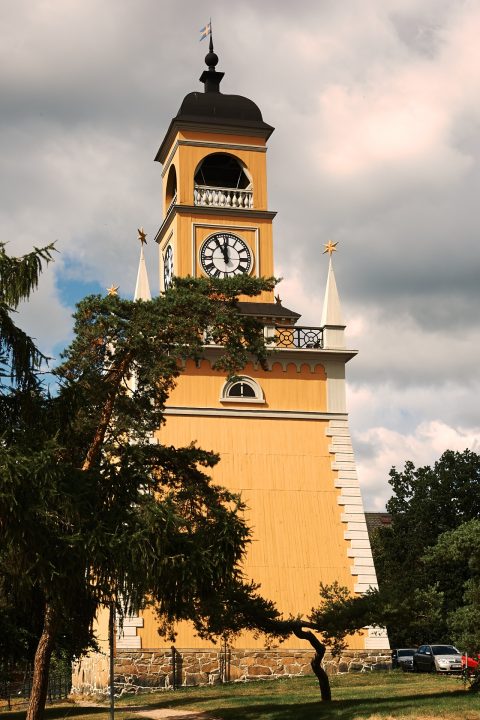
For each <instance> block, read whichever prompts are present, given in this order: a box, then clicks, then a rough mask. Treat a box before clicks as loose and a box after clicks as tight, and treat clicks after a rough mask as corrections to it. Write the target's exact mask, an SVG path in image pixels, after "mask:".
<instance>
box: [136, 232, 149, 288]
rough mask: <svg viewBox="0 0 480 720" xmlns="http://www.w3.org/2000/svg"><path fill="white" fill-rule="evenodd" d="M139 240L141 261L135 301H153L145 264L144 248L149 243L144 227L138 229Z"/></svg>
mask: <svg viewBox="0 0 480 720" xmlns="http://www.w3.org/2000/svg"><path fill="white" fill-rule="evenodd" d="M138 239H139V240H140V261H139V263H138V273H137V284H136V285H135V294H134V296H133V299H134V300H151V299H152V295H151V293H150V285H149V282H148V273H147V266H146V264H145V256H144V254H143V246H144V245H146V243H147V233H146V232H145V230H144V229H143V227H141V228H139V229H138Z"/></svg>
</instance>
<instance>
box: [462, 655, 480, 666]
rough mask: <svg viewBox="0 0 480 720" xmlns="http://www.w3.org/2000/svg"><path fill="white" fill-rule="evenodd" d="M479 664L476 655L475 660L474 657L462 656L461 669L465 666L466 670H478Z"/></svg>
mask: <svg viewBox="0 0 480 720" xmlns="http://www.w3.org/2000/svg"><path fill="white" fill-rule="evenodd" d="M479 664H480V661H479V659H478V654H477V659H476V660H475V658H474V657H471V656H470V655H462V667H465V665H466V666H467V669H468V670H476V669H477V668H478V666H479Z"/></svg>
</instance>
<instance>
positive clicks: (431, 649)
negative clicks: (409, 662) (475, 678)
mask: <svg viewBox="0 0 480 720" xmlns="http://www.w3.org/2000/svg"><path fill="white" fill-rule="evenodd" d="M461 671H462V656H461V654H460V653H459V652H458V650H457V648H456V647H454V646H453V645H421V646H420V647H419V648H418V650H417V651H416V652H414V653H413V672H443V673H451V672H461Z"/></svg>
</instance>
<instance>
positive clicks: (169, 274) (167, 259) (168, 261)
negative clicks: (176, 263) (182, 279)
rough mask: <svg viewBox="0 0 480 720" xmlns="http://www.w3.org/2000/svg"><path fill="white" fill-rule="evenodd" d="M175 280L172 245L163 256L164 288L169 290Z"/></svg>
mask: <svg viewBox="0 0 480 720" xmlns="http://www.w3.org/2000/svg"><path fill="white" fill-rule="evenodd" d="M172 278H173V248H172V246H171V245H169V246H168V247H167V249H166V250H165V255H164V256H163V287H164V289H165V290H168V288H169V287H170V285H171V284H172Z"/></svg>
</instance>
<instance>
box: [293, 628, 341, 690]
mask: <svg viewBox="0 0 480 720" xmlns="http://www.w3.org/2000/svg"><path fill="white" fill-rule="evenodd" d="M293 632H294V634H295V635H296V636H297V637H298V638H300V639H302V640H308V642H309V643H310V645H311V646H312V647H313V648H314V650H315V657H314V658H313V660H312V662H311V663H310V665H311V667H312V670H313V672H314V673H315V675H316V676H317V679H318V685H319V687H320V695H321V697H322V700H323V701H324V702H329V701H330V700H331V699H332V691H331V689H330V681H329V679H328V675H327V673H326V672H325V670H324V669H323V667H322V660H323V658H324V656H325V645H323V644H322V643H321V642H320V640H319V639H318V638H317V637H316V636H315V635H314V634H313V632H311V631H310V630H302V629H301V628H295V629H294V631H293Z"/></svg>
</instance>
